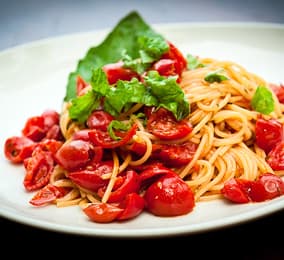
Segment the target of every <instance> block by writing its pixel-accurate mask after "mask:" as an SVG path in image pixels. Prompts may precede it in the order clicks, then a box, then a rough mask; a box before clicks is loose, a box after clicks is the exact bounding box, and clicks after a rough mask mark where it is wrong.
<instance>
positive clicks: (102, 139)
mask: <svg viewBox="0 0 284 260" xmlns="http://www.w3.org/2000/svg"><path fill="white" fill-rule="evenodd" d="M137 128H138V126H137V124H134V125H133V126H132V127H131V129H130V130H129V131H128V132H126V133H123V134H121V137H122V139H120V140H113V139H112V138H111V137H110V135H109V133H108V132H105V131H101V130H97V129H93V130H92V131H90V132H89V137H90V140H91V142H93V143H94V145H98V146H101V147H102V148H108V149H111V148H115V147H119V146H123V145H125V144H126V143H128V142H129V141H130V139H131V138H132V137H133V135H134V134H135V133H136V130H137Z"/></svg>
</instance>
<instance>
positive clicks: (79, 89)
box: [76, 75, 88, 96]
mask: <svg viewBox="0 0 284 260" xmlns="http://www.w3.org/2000/svg"><path fill="white" fill-rule="evenodd" d="M87 86H88V84H87V82H85V80H84V79H83V78H82V77H81V76H80V75H78V76H77V78H76V95H77V96H81V95H83V94H84V92H83V90H84V89H85V88H86V87H87Z"/></svg>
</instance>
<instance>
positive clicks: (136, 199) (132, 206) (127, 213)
mask: <svg viewBox="0 0 284 260" xmlns="http://www.w3.org/2000/svg"><path fill="white" fill-rule="evenodd" d="M118 206H119V207H120V208H123V209H124V210H123V212H122V213H121V214H120V215H118V217H117V219H118V220H126V219H132V218H134V217H136V216H138V215H139V214H140V213H141V212H142V211H143V209H144V207H145V200H144V199H143V198H142V197H141V196H140V195H138V194H137V193H135V192H133V193H129V194H127V195H126V196H125V199H124V200H123V201H122V202H121V203H120V204H119V205H118Z"/></svg>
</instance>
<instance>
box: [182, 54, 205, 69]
mask: <svg viewBox="0 0 284 260" xmlns="http://www.w3.org/2000/svg"><path fill="white" fill-rule="evenodd" d="M186 59H187V68H188V69H189V70H194V69H197V68H202V67H204V64H202V63H200V61H199V60H198V58H197V57H196V56H193V55H191V54H187V56H186Z"/></svg>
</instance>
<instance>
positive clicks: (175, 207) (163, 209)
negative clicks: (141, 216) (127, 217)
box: [144, 175, 195, 216]
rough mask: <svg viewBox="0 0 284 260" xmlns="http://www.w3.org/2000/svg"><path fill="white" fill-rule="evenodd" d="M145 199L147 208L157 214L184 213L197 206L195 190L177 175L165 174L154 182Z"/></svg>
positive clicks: (173, 214) (171, 214)
mask: <svg viewBox="0 0 284 260" xmlns="http://www.w3.org/2000/svg"><path fill="white" fill-rule="evenodd" d="M144 199H145V201H146V208H147V210H148V211H149V212H151V213H152V214H154V215H157V216H179V215H184V214H187V213H189V212H191V211H192V210H193V208H194V206H195V201H194V194H193V192H192V191H191V189H190V188H189V186H188V185H187V184H186V183H185V182H184V181H183V180H182V179H181V178H179V177H178V176H177V175H176V176H173V175H170V176H169V175H165V176H162V177H161V178H160V179H158V180H157V181H156V182H154V183H152V184H151V185H150V186H149V188H148V189H147V190H146V192H145V195H144Z"/></svg>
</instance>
